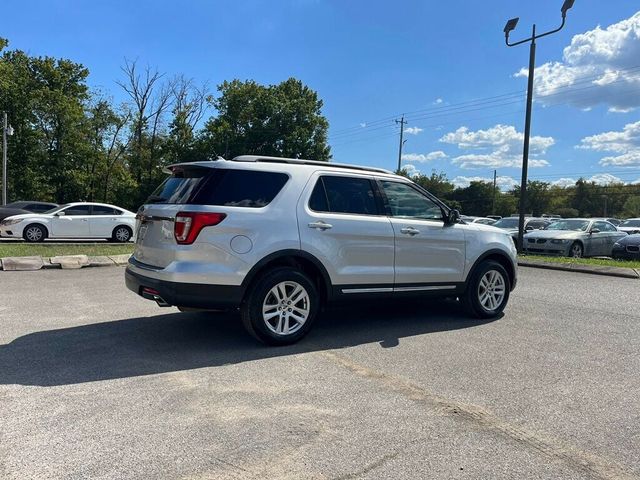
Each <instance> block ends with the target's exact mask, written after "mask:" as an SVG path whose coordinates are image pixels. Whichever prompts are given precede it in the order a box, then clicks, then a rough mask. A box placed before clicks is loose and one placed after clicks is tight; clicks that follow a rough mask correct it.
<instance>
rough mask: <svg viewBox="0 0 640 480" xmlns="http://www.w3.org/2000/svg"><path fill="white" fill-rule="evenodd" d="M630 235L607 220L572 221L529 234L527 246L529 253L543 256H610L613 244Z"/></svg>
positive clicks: (556, 223)
mask: <svg viewBox="0 0 640 480" xmlns="http://www.w3.org/2000/svg"><path fill="white" fill-rule="evenodd" d="M626 236H627V234H626V233H625V232H620V231H618V229H617V228H616V227H615V226H614V225H613V224H611V223H609V222H607V221H604V220H594V219H589V218H568V219H566V220H560V221H558V222H554V223H552V224H551V225H549V226H548V227H546V228H545V229H544V230H537V231H533V232H530V233H527V234H526V235H525V236H524V245H523V247H524V250H525V251H526V252H529V253H537V254H543V255H564V256H566V257H595V256H600V255H602V256H607V257H610V256H611V252H612V250H613V244H614V243H616V242H617V241H618V240H620V239H621V238H623V237H626Z"/></svg>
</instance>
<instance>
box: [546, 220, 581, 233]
mask: <svg viewBox="0 0 640 480" xmlns="http://www.w3.org/2000/svg"><path fill="white" fill-rule="evenodd" d="M588 227H589V221H588V220H562V221H560V222H553V223H552V224H551V225H549V226H548V227H547V228H545V230H573V231H576V232H586V231H587V228H588Z"/></svg>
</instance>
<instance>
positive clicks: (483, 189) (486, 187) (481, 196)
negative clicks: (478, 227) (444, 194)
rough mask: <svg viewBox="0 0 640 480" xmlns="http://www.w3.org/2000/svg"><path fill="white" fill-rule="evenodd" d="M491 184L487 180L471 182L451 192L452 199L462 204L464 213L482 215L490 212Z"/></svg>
mask: <svg viewBox="0 0 640 480" xmlns="http://www.w3.org/2000/svg"><path fill="white" fill-rule="evenodd" d="M493 195H494V189H493V184H491V183H488V182H471V184H470V185H469V186H468V187H466V188H459V189H456V190H455V191H454V192H453V200H456V201H458V202H460V204H461V205H462V210H461V213H463V214H464V215H477V216H484V215H488V214H490V212H491V207H492V206H493Z"/></svg>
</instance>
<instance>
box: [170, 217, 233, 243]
mask: <svg viewBox="0 0 640 480" xmlns="http://www.w3.org/2000/svg"><path fill="white" fill-rule="evenodd" d="M226 216H227V214H226V213H207V212H180V213H178V214H177V215H176V220H175V223H174V226H173V234H174V236H175V238H176V242H178V244H180V245H191V244H192V243H193V242H195V240H196V238H198V235H199V234H200V231H201V230H202V229H203V228H204V227H212V226H214V225H218V224H219V223H220V222H221V221H222V220H224V219H225V218H226Z"/></svg>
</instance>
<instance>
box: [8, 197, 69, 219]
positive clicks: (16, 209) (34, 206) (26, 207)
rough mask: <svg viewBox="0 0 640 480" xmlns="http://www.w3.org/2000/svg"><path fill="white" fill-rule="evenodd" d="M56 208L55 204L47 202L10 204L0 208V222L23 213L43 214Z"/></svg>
mask: <svg viewBox="0 0 640 480" xmlns="http://www.w3.org/2000/svg"><path fill="white" fill-rule="evenodd" d="M56 207H58V204H57V203H49V202H29V201H22V202H12V203H7V204H6V205H5V206H4V207H0V221H2V220H4V219H5V218H7V217H12V216H13V215H23V214H25V213H44V212H47V211H49V210H52V209H54V208H56Z"/></svg>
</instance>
